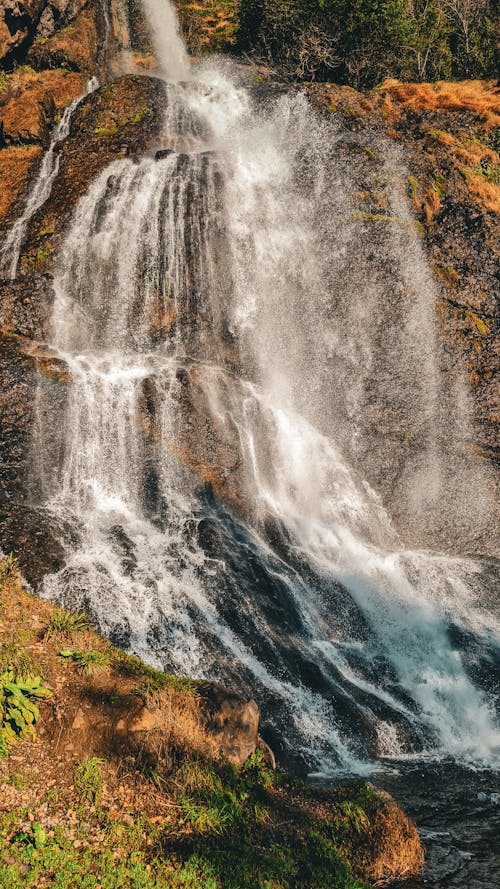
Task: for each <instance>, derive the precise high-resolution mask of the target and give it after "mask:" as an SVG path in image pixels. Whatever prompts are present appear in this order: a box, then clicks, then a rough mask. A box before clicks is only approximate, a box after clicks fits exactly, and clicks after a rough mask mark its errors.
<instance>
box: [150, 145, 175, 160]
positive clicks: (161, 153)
mask: <svg viewBox="0 0 500 889" xmlns="http://www.w3.org/2000/svg"><path fill="white" fill-rule="evenodd" d="M170 154H174V151H173V149H172V148H160V150H159V151H157V152H156V153H155V161H161V160H163V158H164V157H168V156H169V155H170Z"/></svg>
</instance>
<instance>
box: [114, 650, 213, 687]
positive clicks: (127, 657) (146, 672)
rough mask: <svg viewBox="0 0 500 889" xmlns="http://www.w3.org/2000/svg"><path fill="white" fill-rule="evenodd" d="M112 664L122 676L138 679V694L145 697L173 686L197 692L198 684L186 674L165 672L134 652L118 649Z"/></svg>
mask: <svg viewBox="0 0 500 889" xmlns="http://www.w3.org/2000/svg"><path fill="white" fill-rule="evenodd" d="M112 664H113V667H114V669H115V670H118V672H119V673H121V674H122V676H128V677H130V678H133V679H138V680H140V681H139V684H138V685H137V688H136V694H138V695H140V696H141V697H144V698H148V699H150V698H155V697H156V696H157V695H158V694H159V693H160V692H162V691H163V690H165V689H168V688H171V689H173V690H175V691H179V692H189V693H191V694H196V692H197V689H198V684H197V683H196V682H194V681H193V680H192V679H187V678H186V677H184V676H175V675H174V674H173V673H163V671H162V670H157V669H156V668H155V667H151V666H150V665H149V664H145V663H144V661H141V659H140V658H138V657H136V655H134V654H128V653H127V652H125V651H119V650H116V651H115V652H114V653H113V659H112Z"/></svg>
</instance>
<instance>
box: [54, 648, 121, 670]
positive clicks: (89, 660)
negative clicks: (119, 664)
mask: <svg viewBox="0 0 500 889" xmlns="http://www.w3.org/2000/svg"><path fill="white" fill-rule="evenodd" d="M59 655H60V657H64V658H68V660H72V661H73V663H74V665H75V667H76V668H77V669H78V670H81V672H82V673H86V675H87V676H98V675H100V674H103V673H107V672H108V671H109V668H110V666H111V658H110V656H109V654H107V653H106V652H105V651H100V650H99V649H98V648H92V649H90V651H80V649H77V650H76V651H71V650H70V649H67V648H66V649H64V650H63V651H60V652H59Z"/></svg>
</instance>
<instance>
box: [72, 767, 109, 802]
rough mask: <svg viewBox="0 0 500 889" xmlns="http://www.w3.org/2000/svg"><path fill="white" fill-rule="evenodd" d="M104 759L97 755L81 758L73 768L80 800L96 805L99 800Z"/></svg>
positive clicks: (102, 783)
mask: <svg viewBox="0 0 500 889" xmlns="http://www.w3.org/2000/svg"><path fill="white" fill-rule="evenodd" d="M103 764H104V760H102V759H99V757H97V756H91V757H89V758H87V759H82V761H81V762H79V763H78V765H77V766H76V768H75V772H74V776H73V781H74V785H75V789H76V790H77V792H78V793H79V795H80V798H81V800H82V802H86V803H90V804H91V805H93V806H98V805H99V803H100V801H101V796H102V789H103V785H104V778H103V774H102V766H103Z"/></svg>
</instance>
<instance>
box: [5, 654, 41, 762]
mask: <svg viewBox="0 0 500 889" xmlns="http://www.w3.org/2000/svg"><path fill="white" fill-rule="evenodd" d="M51 695H52V692H51V691H50V689H48V688H47V687H46V686H45V685H44V683H43V679H42V677H41V676H29V675H28V676H25V677H20V676H18V677H17V678H15V675H14V672H13V671H12V670H6V671H5V672H3V673H2V674H1V675H0V756H4V755H5V754H6V753H7V752H8V749H9V746H10V745H11V744H15V743H16V741H18V740H20V739H22V738H29V737H32V736H33V735H34V734H35V730H34V725H35V723H37V722H38V720H39V718H40V711H39V709H38V707H37V705H36V704H35V703H34V701H36V700H40V699H43V698H49V697H50V696H51Z"/></svg>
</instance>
